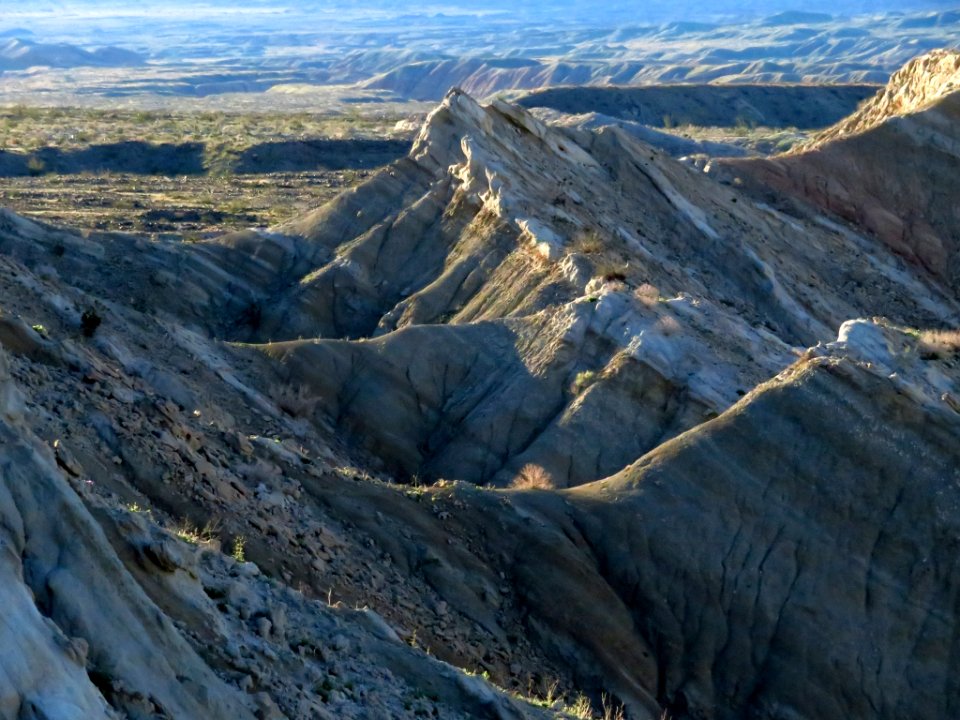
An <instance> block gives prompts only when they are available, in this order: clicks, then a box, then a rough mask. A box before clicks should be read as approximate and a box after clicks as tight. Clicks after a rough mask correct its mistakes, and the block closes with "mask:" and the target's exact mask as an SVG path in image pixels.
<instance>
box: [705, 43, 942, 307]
mask: <svg viewBox="0 0 960 720" xmlns="http://www.w3.org/2000/svg"><path fill="white" fill-rule="evenodd" d="M958 119H960V54H958V53H957V52H949V51H938V52H935V53H931V54H929V55H925V56H921V57H919V58H917V59H916V60H914V61H912V62H911V63H909V64H908V65H906V66H905V67H904V68H903V70H901V71H900V72H898V73H896V74H895V75H894V76H893V77H892V78H891V80H890V83H889V84H888V85H887V86H886V88H884V89H883V90H882V91H881V92H880V93H878V94H877V96H876V97H875V98H873V99H872V100H871V101H869V102H868V103H866V104H865V105H864V106H863V107H862V108H861V109H860V110H858V112H856V113H855V114H853V115H852V116H851V117H850V118H848V119H846V120H844V121H841V122H840V123H838V124H837V125H835V126H834V127H831V128H828V129H827V130H825V131H824V132H823V133H821V134H820V135H819V136H818V137H816V138H815V139H814V141H813V142H812V143H811V144H809V145H808V146H805V147H801V148H799V149H798V150H797V151H794V152H791V153H789V154H786V155H783V156H778V157H774V158H771V159H769V160H756V161H754V160H751V161H747V162H740V161H729V163H728V164H727V165H726V168H727V169H728V170H729V172H730V173H731V174H733V175H738V176H742V179H745V180H748V181H751V182H753V183H756V184H757V186H758V189H759V188H760V187H769V188H774V189H776V190H777V191H780V192H783V193H786V194H788V195H791V196H794V197H797V198H799V199H801V200H803V201H804V202H809V203H812V204H813V205H815V206H817V207H820V208H823V209H825V210H828V211H830V212H831V213H834V214H836V215H838V216H839V217H841V218H843V219H845V220H848V221H852V222H855V223H857V224H858V225H860V226H862V227H864V228H866V229H867V230H868V231H870V232H871V233H873V234H874V235H875V236H876V237H878V238H879V239H881V240H882V241H883V242H884V243H886V244H887V245H888V246H889V247H890V248H892V249H894V250H895V251H896V252H897V253H899V254H900V255H902V256H903V257H905V258H908V259H909V260H911V261H912V262H914V263H915V264H917V265H919V266H921V267H923V268H924V269H926V270H927V271H929V272H930V273H932V274H933V275H934V276H935V277H937V278H938V279H939V280H941V281H942V282H944V283H945V284H947V285H948V286H949V287H950V288H951V289H952V291H953V292H956V290H957V289H958V287H960V275H958V266H957V252H958V248H960V235H958V234H957V229H956V228H957V221H958V220H960V215H958V207H957V204H956V202H955V198H954V197H953V194H952V193H951V192H950V190H949V188H951V187H953V185H954V184H955V182H956V180H955V178H956V167H957V158H958V151H957V148H958V147H960V136H958V133H957V120H958ZM721 172H725V171H721Z"/></svg>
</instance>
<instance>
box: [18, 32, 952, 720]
mask: <svg viewBox="0 0 960 720" xmlns="http://www.w3.org/2000/svg"><path fill="white" fill-rule="evenodd" d="M787 20H790V18H787ZM935 57H937V58H941V59H942V58H943V57H946V56H941V55H937V56H935ZM941 59H938V60H937V63H935V65H936V67H942V66H943V63H946V62H947V61H946V60H941ZM916 67H917V68H920V69H919V70H917V71H916V72H917V74H918V75H919V74H920V73H921V72H934V70H931V65H929V64H926V65H925V64H924V63H922V62H921V63H920V64H919V65H917V66H916ZM924 68H926V70H924ZM908 74H909V73H908ZM924 83H927V84H928V85H930V86H933V85H937V84H938V81H936V80H934V79H929V80H926V81H925V80H922V79H921V78H920V77H917V84H918V87H919V86H922V85H923V84H924ZM947 85H948V83H947ZM937 97H940V98H941V99H936V98H931V99H930V100H931V101H932V103H933V104H932V105H930V104H929V103H928V102H927V101H924V103H923V105H922V107H923V109H922V110H921V111H920V113H919V114H918V115H910V116H907V119H906V121H895V122H894V121H891V120H882V121H880V122H879V124H878V125H876V128H874V129H872V130H868V131H867V132H865V133H861V135H855V136H852V137H864V136H867V135H869V134H870V133H872V132H876V131H877V128H881V129H882V128H886V127H888V126H889V125H891V124H892V125H897V124H898V123H906V124H908V126H909V124H910V123H912V122H913V120H912V118H914V117H918V116H919V117H924V118H935V117H936V114H931V115H928V114H929V113H931V108H933V109H934V110H935V111H936V113H940V112H943V110H942V109H941V106H942V105H943V103H944V102H945V99H946V100H949V99H950V98H951V97H953V95H952V94H951V93H948V94H946V95H945V96H942V97H941V96H940V95H939V94H938V95H937ZM944 98H945V99H944ZM871 107H872V105H867V106H865V107H864V109H863V110H862V111H861V112H863V113H871V112H873V111H871V110H870V108H871ZM875 114H877V115H879V111H877V113H875ZM898 117H899V116H898ZM924 122H933V120H928V119H925V120H924ZM830 132H831V131H827V135H825V136H824V137H830ZM845 141H846V140H841V141H837V140H830V141H829V142H828V143H827V145H826V146H825V147H830V146H831V145H832V144H834V143H837V142H845ZM805 152H806V153H821V152H823V151H822V150H821V149H819V148H818V149H816V150H807V151H805ZM914 152H915V155H914V156H913V159H912V160H911V162H912V164H911V165H909V166H907V167H909V168H911V169H914V168H915V169H917V173H918V174H917V175H915V176H913V179H914V182H916V179H917V178H918V177H924V178H927V183H926V184H924V185H923V187H924V188H928V187H930V186H931V184H930V182H929V178H930V177H932V178H933V181H935V182H937V183H940V187H950V183H953V182H955V177H956V165H950V164H948V163H946V162H941V161H940V160H938V159H937V158H938V153H941V152H942V150H941V148H940V147H939V146H937V145H936V143H933V142H929V143H925V144H924V145H919V144H918V145H917V146H916V148H915V150H914ZM803 157H804V154H797V155H791V156H786V157H783V158H775V159H774V160H771V161H770V163H767V164H761V163H746V162H745V161H744V162H743V163H739V164H731V165H728V166H726V167H727V169H728V170H729V171H731V172H739V173H742V174H744V175H746V173H747V169H748V168H749V169H751V170H750V171H751V172H753V171H754V170H753V168H761V167H763V168H766V167H773V165H772V164H773V163H779V162H793V160H794V158H803ZM895 157H896V156H894V159H895ZM893 161H894V160H893V159H891V162H893ZM919 168H931V169H932V172H934V173H938V174H935V175H932V176H926V175H924V176H921V175H920V174H919ZM756 172H760V171H759V170H756ZM755 192H757V190H756V189H755V188H753V187H750V186H749V183H743V184H739V183H733V182H732V181H731V183H730V184H729V185H727V184H722V183H718V182H715V180H714V179H713V178H712V177H710V176H709V175H705V174H704V173H702V172H698V171H697V170H696V169H694V168H692V167H689V166H687V165H684V164H681V163H678V162H676V161H675V160H673V159H672V158H671V157H669V156H668V155H667V154H665V153H662V152H660V151H658V150H655V149H654V148H652V147H651V146H650V145H647V144H645V143H644V142H643V141H641V140H639V139H637V137H635V136H634V135H631V134H629V133H628V132H625V131H624V130H621V129H618V128H616V127H602V128H600V129H597V130H596V131H590V130H588V129H583V128H577V127H566V128H564V127H551V126H548V125H546V124H544V123H543V122H542V121H540V120H538V119H537V118H536V117H535V116H534V115H532V114H531V113H530V112H528V111H527V110H525V109H523V108H521V107H518V106H516V105H511V104H509V103H506V102H504V101H499V100H498V101H494V102H492V103H491V104H489V105H482V104H480V103H478V102H477V101H475V100H474V99H472V98H471V97H470V96H469V95H467V94H465V93H464V92H462V91H459V90H454V91H451V92H450V93H448V94H447V95H446V97H445V98H444V99H443V101H442V102H441V103H440V104H439V105H438V106H437V107H436V108H435V109H434V111H433V112H432V113H431V114H430V115H429V117H428V118H427V120H426V121H425V123H424V125H423V128H422V130H421V131H420V133H419V135H418V137H417V139H416V141H415V142H414V144H413V147H412V149H411V150H410V152H409V154H408V155H407V156H405V157H403V158H400V159H399V160H396V161H395V162H393V163H392V164H390V165H389V166H387V167H386V168H384V169H382V170H379V171H377V172H375V173H373V174H372V175H371V176H370V177H369V178H368V179H367V180H365V181H364V182H362V183H360V184H359V185H357V186H356V187H354V188H351V189H349V190H347V191H345V192H344V193H342V194H340V195H339V196H338V197H336V198H335V199H333V200H332V201H331V202H330V203H328V204H326V205H324V206H322V207H320V208H318V209H316V210H313V211H311V212H309V213H306V214H304V215H302V216H300V217H297V218H295V219H293V220H291V221H287V222H285V223H283V224H280V225H275V226H273V227H271V228H269V229H256V230H254V229H251V230H246V231H241V232H235V233H230V234H226V235H222V236H219V237H216V238H213V239H208V240H203V241H197V242H182V241H180V240H179V239H176V240H175V239H170V238H146V237H142V236H138V235H134V234H121V233H98V232H90V231H86V232H82V233H81V232H77V231H73V230H70V229H66V228H59V227H55V226H51V225H45V224H42V223H37V222H33V221H30V220H26V219H24V218H21V217H19V216H17V215H14V214H12V213H9V212H7V211H3V213H2V215H0V308H2V314H0V437H2V438H3V443H2V444H0V466H2V467H3V468H4V471H3V473H2V477H0V498H2V500H0V513H2V514H0V518H2V521H0V548H6V550H5V551H4V552H3V553H0V557H2V558H3V562H2V563H0V575H2V578H3V582H2V583H0V585H2V588H3V590H2V591H0V594H2V595H3V597H4V598H5V599H6V607H7V608H8V615H9V618H10V621H9V622H7V623H5V624H2V625H0V648H17V650H16V651H15V652H10V651H4V650H2V649H0V717H4V718H6V717H10V718H20V717H48V718H54V719H56V720H59V719H60V718H64V720H66V719H67V718H71V719H72V718H76V717H104V718H107V717H115V716H118V715H119V716H127V717H143V718H160V717H174V718H193V717H205V718H232V719H233V718H247V717H257V718H261V719H263V718H274V719H276V718H283V717H288V718H317V717H319V718H327V717H329V718H368V717H398V718H414V717H423V716H434V717H443V718H460V717H463V718H474V717H490V718H549V717H552V718H557V717H560V718H573V717H577V718H581V719H582V718H585V717H591V716H594V717H596V716H602V715H603V712H604V708H606V710H607V714H608V716H609V715H610V714H614V713H616V712H619V711H620V710H622V711H623V712H624V713H625V714H626V716H628V717H630V718H641V719H643V720H646V719H648V718H660V717H661V716H662V714H663V713H666V714H667V715H668V716H670V717H672V718H676V719H677V720H687V719H691V720H692V719H693V718H715V719H716V720H734V719H735V718H743V717H750V718H757V719H758V720H774V719H778V720H779V719H782V718H798V719H799V718H803V719H809V720H814V719H816V720H846V719H847V718H850V717H866V716H869V717H875V718H880V719H882V720H900V719H901V718H903V717H943V718H947V717H952V716H954V715H955V714H956V713H957V711H958V709H960V708H958V707H957V698H958V697H960V693H958V688H957V680H956V678H957V677H958V672H957V671H958V669H960V668H958V666H957V660H956V657H957V655H956V653H955V652H954V651H953V647H954V645H955V644H956V638H955V635H956V633H955V632H954V631H953V627H954V625H955V624H956V617H955V616H956V597H957V593H958V591H960V583H958V578H960V576H958V574H957V566H956V562H955V555H956V552H955V545H956V538H957V534H958V527H957V526H958V524H960V504H958V498H957V497H956V482H955V480H956V478H955V475H956V467H957V465H958V459H960V458H958V457H957V450H956V448H957V444H956V442H955V439H956V435H957V432H958V430H960V419H958V412H960V400H958V398H960V391H958V389H957V380H958V373H960V369H958V367H960V366H958V364H957V362H958V357H957V353H958V348H960V345H958V343H957V342H956V338H955V335H953V334H950V333H942V334H937V333H936V332H932V331H931V330H928V329H945V328H956V327H957V326H958V325H960V302H958V299H957V295H956V290H955V287H953V286H951V285H950V284H944V283H942V282H940V281H939V280H938V279H937V278H936V277H934V276H932V275H931V274H930V273H929V272H928V271H927V270H926V269H924V268H921V267H918V266H917V265H916V263H914V262H912V261H911V258H907V259H904V257H902V255H901V254H898V252H895V251H896V250H899V248H893V249H891V248H890V247H888V246H887V245H886V244H884V243H882V242H878V241H877V240H876V239H875V237H874V236H873V235H872V234H871V232H869V231H870V230H871V229H872V228H870V227H869V226H867V228H866V230H865V229H863V228H861V227H858V226H857V225H855V224H854V225H843V224H841V223H839V222H838V220H837V218H836V217H835V216H834V214H833V213H832V212H829V211H828V210H825V209H823V208H822V207H819V206H816V205H813V204H809V203H807V204H799V203H789V202H786V201H785V200H783V198H782V197H779V196H778V197H775V198H773V199H772V201H771V202H763V201H761V200H758V199H757V198H756V196H755V195H754V193H755ZM907 200H908V198H903V199H902V201H903V202H907ZM774 202H776V203H777V204H776V205H775V204H773V203H774ZM931 202H932V201H931ZM921 207H922V206H921ZM931 207H939V206H931ZM778 208H780V209H778ZM788 211H789V214H788ZM501 688H502V689H501Z"/></svg>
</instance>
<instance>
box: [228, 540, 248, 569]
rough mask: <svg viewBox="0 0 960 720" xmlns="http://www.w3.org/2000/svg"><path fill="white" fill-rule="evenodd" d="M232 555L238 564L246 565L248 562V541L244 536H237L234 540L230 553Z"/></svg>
mask: <svg viewBox="0 0 960 720" xmlns="http://www.w3.org/2000/svg"><path fill="white" fill-rule="evenodd" d="M230 555H231V556H232V557H233V559H234V560H236V561H237V562H238V563H245V562H246V561H247V541H246V540H245V539H244V537H243V536H242V535H237V537H235V538H234V539H233V548H232V549H231V551H230Z"/></svg>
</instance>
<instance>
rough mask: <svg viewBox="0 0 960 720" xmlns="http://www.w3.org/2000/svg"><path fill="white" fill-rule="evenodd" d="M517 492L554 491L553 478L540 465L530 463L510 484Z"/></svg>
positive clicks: (521, 469)
mask: <svg viewBox="0 0 960 720" xmlns="http://www.w3.org/2000/svg"><path fill="white" fill-rule="evenodd" d="M510 487H512V488H514V489H515V490H552V489H553V487H554V485H553V478H552V477H551V476H550V473H548V472H547V471H546V470H544V469H543V468H542V467H541V466H540V465H534V464H532V463H528V464H526V465H524V466H523V467H522V468H520V472H518V473H517V476H516V477H515V478H514V479H513V482H512V483H510Z"/></svg>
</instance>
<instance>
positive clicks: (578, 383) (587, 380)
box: [570, 370, 598, 396]
mask: <svg viewBox="0 0 960 720" xmlns="http://www.w3.org/2000/svg"><path fill="white" fill-rule="evenodd" d="M597 377H598V376H597V373H596V371H595V370H583V371H582V372H578V373H577V376H576V377H575V378H574V379H573V383H571V385H570V392H571V394H573V395H574V396H576V395H581V394H582V393H583V392H584V391H585V390H586V389H587V388H588V387H590V386H591V385H593V384H594V383H595V382H596V381H597Z"/></svg>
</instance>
